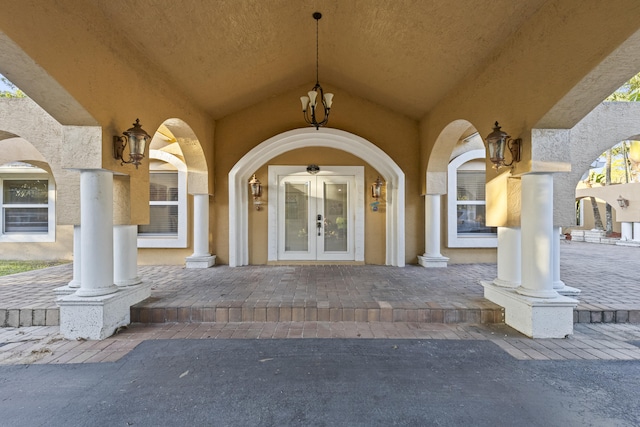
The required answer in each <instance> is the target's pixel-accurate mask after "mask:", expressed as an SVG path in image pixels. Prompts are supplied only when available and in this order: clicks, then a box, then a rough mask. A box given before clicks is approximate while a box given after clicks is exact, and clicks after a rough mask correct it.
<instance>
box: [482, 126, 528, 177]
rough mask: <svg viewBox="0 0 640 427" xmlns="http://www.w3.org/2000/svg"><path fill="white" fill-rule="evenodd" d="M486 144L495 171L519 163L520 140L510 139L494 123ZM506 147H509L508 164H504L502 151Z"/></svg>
mask: <svg viewBox="0 0 640 427" xmlns="http://www.w3.org/2000/svg"><path fill="white" fill-rule="evenodd" d="M486 143H487V147H488V148H489V158H490V159H491V163H493V165H494V166H493V167H494V168H495V169H496V170H498V169H499V168H500V167H502V166H511V165H512V164H513V163H514V162H519V161H520V148H521V146H522V139H520V138H518V139H511V136H509V135H508V134H507V133H506V132H504V131H502V130H500V126H499V125H498V122H496V126H495V127H494V128H493V132H491V133H490V134H489V135H487V138H486ZM507 147H509V151H510V152H511V162H509V163H505V161H504V151H505V148H507Z"/></svg>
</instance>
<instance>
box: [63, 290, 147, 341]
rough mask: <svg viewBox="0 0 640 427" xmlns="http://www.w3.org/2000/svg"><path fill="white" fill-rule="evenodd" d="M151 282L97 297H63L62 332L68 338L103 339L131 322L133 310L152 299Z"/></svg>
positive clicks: (74, 295) (73, 295)
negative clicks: (135, 306)
mask: <svg viewBox="0 0 640 427" xmlns="http://www.w3.org/2000/svg"><path fill="white" fill-rule="evenodd" d="M150 295H151V283H142V284H140V285H136V286H130V287H126V288H119V289H118V290H117V292H115V293H112V294H108V295H101V296H96V297H80V296H78V295H76V294H72V295H66V296H63V297H60V298H59V299H58V300H57V301H56V303H57V304H58V306H59V307H60V333H62V335H64V337H65V338H67V339H79V338H84V339H89V340H102V339H105V338H107V337H110V336H111V335H113V334H114V332H115V331H116V329H117V328H119V327H120V326H124V325H128V324H129V323H131V316H130V309H131V306H132V305H134V304H137V303H139V302H140V301H142V300H144V299H146V298H149V296H150Z"/></svg>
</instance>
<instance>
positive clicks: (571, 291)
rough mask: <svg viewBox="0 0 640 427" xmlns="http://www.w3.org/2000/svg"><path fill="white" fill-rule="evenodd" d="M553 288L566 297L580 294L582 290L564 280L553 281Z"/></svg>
mask: <svg viewBox="0 0 640 427" xmlns="http://www.w3.org/2000/svg"><path fill="white" fill-rule="evenodd" d="M553 290H554V291H556V292H557V293H559V294H560V295H564V296H566V297H573V296H578V295H580V293H581V292H582V291H581V290H580V289H578V288H573V287H571V286H567V285H565V284H564V282H563V281H562V280H560V281H559V282H554V283H553Z"/></svg>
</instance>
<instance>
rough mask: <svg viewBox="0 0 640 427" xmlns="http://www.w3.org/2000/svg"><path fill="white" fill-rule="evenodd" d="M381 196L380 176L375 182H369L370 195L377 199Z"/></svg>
mask: <svg viewBox="0 0 640 427" xmlns="http://www.w3.org/2000/svg"><path fill="white" fill-rule="evenodd" d="M381 196H382V181H381V180H380V177H378V178H377V179H376V182H374V183H373V184H371V197H373V199H374V200H378V199H379V198H380V197H381Z"/></svg>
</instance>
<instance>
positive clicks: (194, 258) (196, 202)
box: [186, 194, 216, 268]
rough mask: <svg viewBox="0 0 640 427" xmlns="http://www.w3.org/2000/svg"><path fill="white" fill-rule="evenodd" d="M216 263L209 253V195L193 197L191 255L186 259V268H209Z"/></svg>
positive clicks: (195, 195) (213, 256)
mask: <svg viewBox="0 0 640 427" xmlns="http://www.w3.org/2000/svg"><path fill="white" fill-rule="evenodd" d="M215 261H216V257H215V255H211V254H210V253H209V195H208V194H194V195H193V255H191V256H190V257H187V259H186V267H187V268H209V267H211V266H212V265H213V264H214V263H215Z"/></svg>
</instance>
